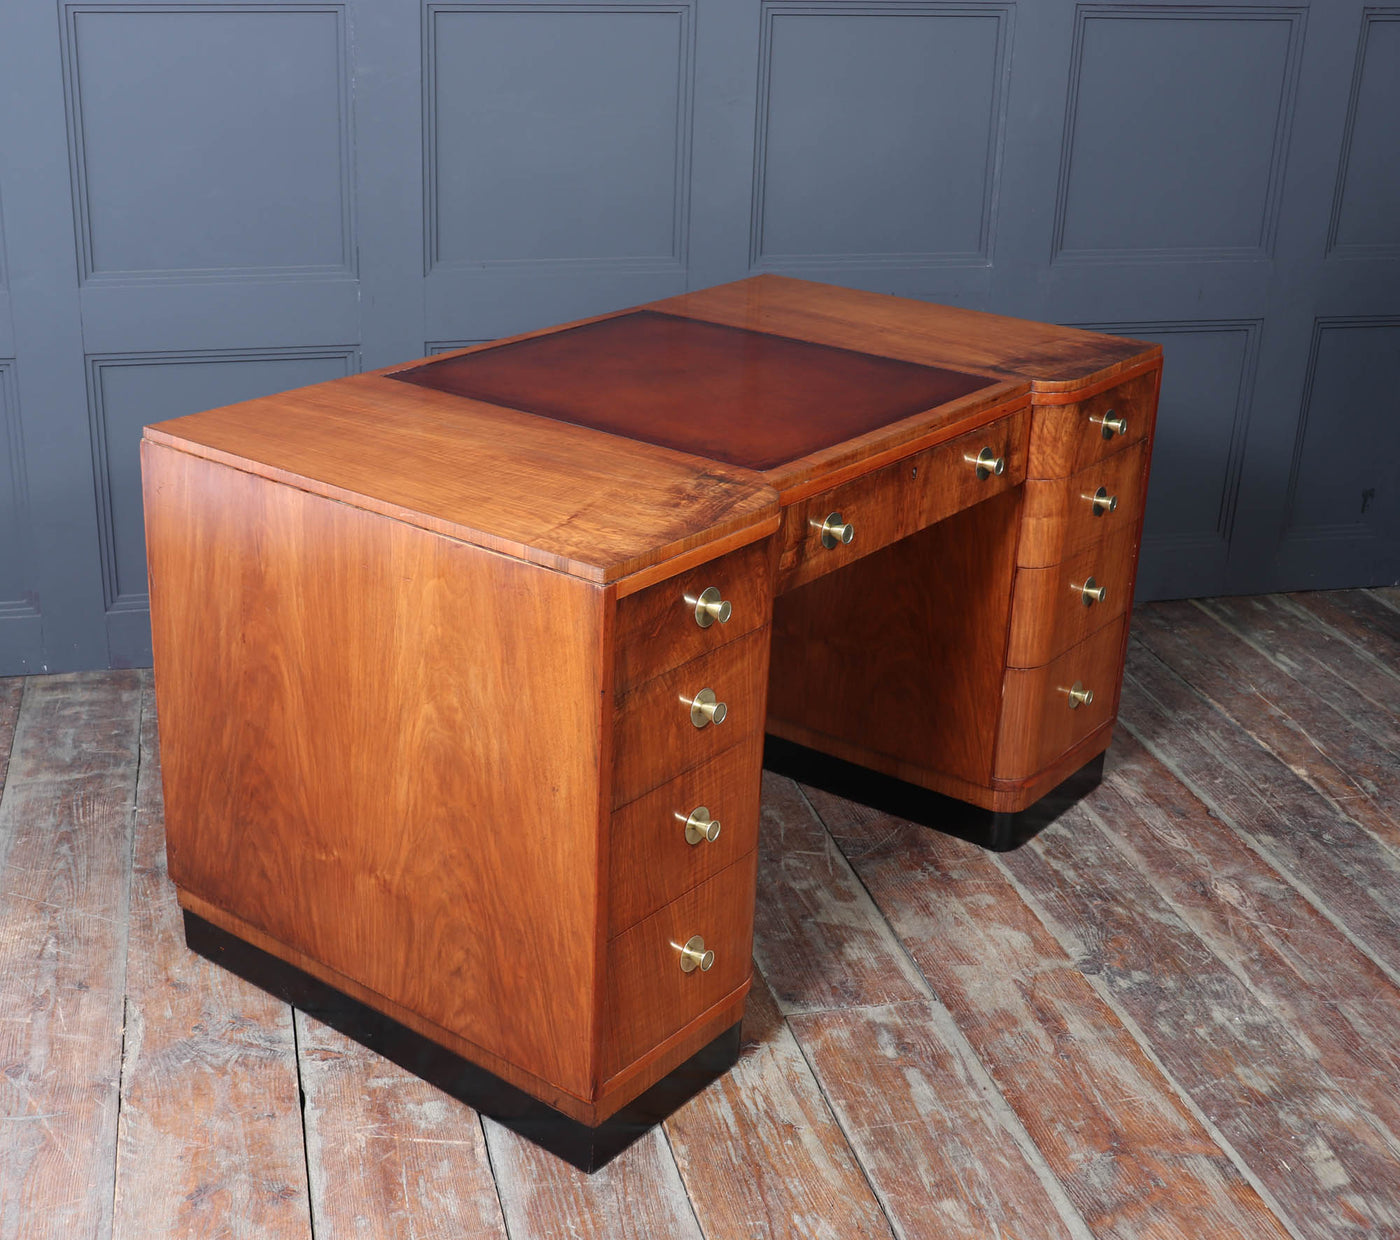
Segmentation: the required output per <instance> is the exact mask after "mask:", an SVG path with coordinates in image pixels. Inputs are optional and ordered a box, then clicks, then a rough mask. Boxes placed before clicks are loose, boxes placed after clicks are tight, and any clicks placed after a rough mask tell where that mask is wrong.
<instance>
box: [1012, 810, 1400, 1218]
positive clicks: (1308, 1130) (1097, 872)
mask: <svg viewBox="0 0 1400 1240" xmlns="http://www.w3.org/2000/svg"><path fill="white" fill-rule="evenodd" d="M1098 803H1099V804H1100V805H1102V802H1098ZM1105 812H1107V807H1105ZM1211 825H1213V826H1215V829H1216V830H1222V831H1223V830H1225V829H1226V828H1224V827H1220V826H1218V825H1215V824H1211ZM1058 826H1059V828H1060V829H1058V830H1056V831H1052V832H1047V833H1046V834H1045V835H1044V836H1042V837H1041V838H1039V839H1037V840H1035V841H1033V842H1032V843H1031V844H1030V845H1029V846H1027V847H1025V848H1022V849H1020V850H1018V851H1016V852H1013V853H1008V854H1006V855H1005V856H1004V857H1003V858H1001V864H1002V865H1003V866H1005V868H1006V869H1007V870H1008V872H1010V873H1011V874H1012V875H1013V876H1014V877H1015V878H1016V880H1017V882H1018V883H1019V884H1020V886H1021V889H1022V891H1023V892H1024V893H1026V894H1027V895H1028V896H1029V897H1030V898H1031V900H1033V901H1034V904H1035V907H1036V909H1037V911H1038V912H1039V913H1040V915H1041V918H1042V920H1043V921H1045V923H1046V924H1047V925H1048V926H1049V927H1050V928H1051V930H1052V931H1053V932H1054V933H1055V936H1056V938H1058V939H1059V940H1060V943H1061V944H1062V945H1063V946H1064V947H1065V948H1066V950H1067V951H1068V952H1069V954H1070V956H1071V959H1072V960H1073V961H1074V965H1075V967H1076V968H1077V969H1078V970H1079V971H1080V972H1081V973H1083V974H1085V975H1086V976H1089V977H1092V978H1094V979H1096V980H1097V982H1098V984H1099V985H1100V986H1101V987H1102V988H1103V989H1104V990H1105V991H1106V992H1107V993H1108V994H1109V995H1110V996H1111V997H1112V999H1113V1001H1114V1002H1115V1004H1116V1005H1117V1006H1118V1008H1119V1010H1121V1011H1123V1012H1125V1013H1126V1014H1127V1015H1128V1016H1129V1017H1131V1019H1132V1021H1133V1023H1134V1024H1135V1025H1136V1027H1137V1029H1138V1030H1139V1031H1141V1034H1142V1036H1144V1037H1145V1038H1146V1039H1147V1041H1148V1044H1149V1045H1150V1047H1151V1049H1152V1051H1153V1053H1154V1055H1155V1056H1156V1059H1157V1061H1158V1062H1159V1063H1161V1064H1162V1066H1163V1067H1164V1068H1165V1069H1166V1070H1167V1072H1168V1073H1169V1074H1170V1076H1171V1078H1172V1080H1173V1081H1174V1082H1176V1084H1177V1085H1178V1086H1179V1087H1181V1088H1182V1089H1184V1090H1185V1092H1186V1094H1187V1096H1188V1097H1190V1098H1191V1100H1192V1101H1193V1102H1194V1103H1195V1104H1196V1106H1197V1107H1198V1108H1199V1110H1200V1112H1201V1114H1203V1115H1205V1116H1206V1117H1207V1119H1209V1120H1210V1122H1211V1123H1212V1124H1213V1125H1214V1126H1215V1129H1216V1131H1217V1132H1219V1133H1220V1134H1221V1135H1222V1136H1223V1137H1224V1139H1225V1140H1226V1141H1228V1142H1229V1143H1230V1146H1231V1148H1233V1150H1234V1151H1235V1152H1236V1154H1237V1155H1238V1156H1239V1157H1240V1158H1241V1159H1242V1160H1243V1161H1244V1163H1245V1165H1246V1166H1248V1167H1249V1168H1250V1170H1251V1172H1252V1173H1253V1175H1254V1177H1255V1181H1256V1183H1259V1184H1261V1185H1263V1186H1264V1187H1265V1188H1266V1189H1267V1190H1268V1192H1269V1193H1270V1194H1271V1196H1272V1198H1273V1200H1274V1201H1276V1202H1278V1203H1279V1204H1280V1205H1281V1206H1282V1208H1283V1210H1284V1212H1285V1214H1286V1217H1287V1219H1288V1220H1290V1221H1291V1223H1292V1224H1293V1226H1294V1228H1295V1230H1296V1231H1297V1232H1298V1233H1299V1234H1301V1235H1304V1236H1308V1237H1311V1238H1312V1240H1342V1238H1343V1237H1365V1236H1374V1235H1376V1234H1378V1233H1384V1232H1391V1233H1392V1234H1400V1197H1397V1195H1396V1192H1395V1189H1396V1186H1397V1184H1400V1141H1397V1139H1396V1138H1395V1137H1394V1136H1393V1135H1392V1134H1391V1133H1390V1132H1389V1131H1388V1130H1387V1129H1386V1128H1385V1127H1384V1126H1382V1125H1379V1124H1377V1123H1376V1122H1375V1118H1374V1116H1373V1115H1372V1114H1371V1113H1370V1112H1369V1110H1367V1109H1366V1108H1364V1107H1362V1106H1360V1105H1358V1104H1356V1103H1354V1102H1353V1101H1352V1099H1351V1098H1350V1096H1349V1095H1348V1092H1347V1090H1346V1089H1345V1088H1344V1087H1343V1086H1342V1085H1340V1084H1339V1083H1338V1082H1337V1081H1335V1080H1333V1079H1332V1077H1331V1076H1330V1075H1329V1074H1328V1073H1327V1071H1326V1070H1325V1069H1324V1068H1323V1067H1322V1065H1321V1064H1319V1063H1318V1061H1317V1057H1316V1055H1315V1054H1313V1053H1311V1051H1310V1048H1308V1047H1307V1046H1306V1045H1305V1043H1304V1041H1302V1040H1300V1039H1305V1038H1306V1031H1305V1030H1295V1029H1294V1028H1293V1027H1292V1026H1291V1025H1290V1024H1289V1023H1288V1022H1287V1021H1286V1020H1284V1019H1283V1018H1282V1017H1281V1016H1280V1015H1279V1014H1278V1013H1277V1012H1275V1011H1274V1010H1273V1009H1271V1008H1270V1007H1268V1006H1267V1005H1266V1004H1264V1003H1263V1002H1261V1001H1260V1000H1259V999H1258V998H1256V997H1255V996H1254V994H1252V993H1251V992H1250V990H1249V989H1248V987H1246V986H1245V985H1244V983H1243V982H1242V981H1241V980H1240V979H1239V978H1238V977H1236V976H1235V974H1234V973H1233V972H1232V971H1231V970H1230V969H1229V968H1228V967H1226V965H1225V963H1224V962H1223V961H1221V960H1220V959H1219V958H1218V957H1216V956H1215V955H1214V954H1213V953H1212V952H1211V951H1210V950H1209V949H1208V948H1207V946H1206V945H1205V943H1204V942H1203V941H1202V940H1201V939H1200V938H1198V937H1197V936H1196V935H1195V934H1194V933H1192V931H1191V929H1190V928H1189V927H1188V926H1187V925H1186V924H1185V923H1184V922H1183V921H1182V919H1181V918H1180V917H1179V916H1178V915H1177V913H1176V911H1175V910H1174V909H1173V908H1172V907H1171V906H1170V905H1169V904H1168V903H1167V902H1166V901H1165V900H1164V899H1162V897H1161V896H1160V895H1159V894H1158V893H1157V891H1156V890H1155V889H1154V888H1153V887H1152V886H1151V885H1150V884H1149V883H1148V882H1147V881H1146V879H1145V878H1144V877H1143V876H1142V875H1141V874H1139V873H1138V872H1137V870H1136V869H1135V868H1134V867H1133V865H1132V863H1131V861H1130V860H1129V859H1128V858H1127V857H1126V856H1125V855H1124V854H1123V853H1121V852H1119V851H1118V850H1117V849H1116V848H1114V846H1113V845H1112V843H1111V842H1110V841H1109V840H1108V838H1107V837H1106V836H1105V835H1104V834H1102V833H1101V832H1100V831H1099V830H1098V829H1097V827H1096V826H1095V824H1094V823H1093V822H1092V821H1091V820H1090V815H1089V813H1088V812H1087V810H1086V809H1085V807H1084V806H1080V807H1077V808H1076V809H1073V810H1071V811H1070V812H1069V813H1068V814H1066V815H1065V816H1064V817H1063V818H1062V819H1061V820H1060V823H1059V824H1058Z"/></svg>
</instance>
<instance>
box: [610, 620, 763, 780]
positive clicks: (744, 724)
mask: <svg viewBox="0 0 1400 1240" xmlns="http://www.w3.org/2000/svg"><path fill="white" fill-rule="evenodd" d="M768 638H769V629H768V626H767V625H764V627H763V628H762V629H759V630H757V631H755V632H753V633H750V634H748V635H747V636H745V637H741V638H739V640H738V641H733V642H730V643H729V644H728V645H725V646H721V647H720V648H719V649H718V650H715V651H714V652H712V653H711V654H707V655H704V656H702V657H701V658H698V659H692V660H691V661H690V662H689V663H682V664H681V665H680V666H679V667H674V668H669V669H667V670H666V671H665V672H663V673H662V674H661V675H660V676H656V677H653V678H652V679H651V680H648V681H646V682H645V683H643V684H641V685H638V686H637V687H636V688H634V689H632V690H631V691H630V692H628V693H627V694H625V695H623V696H622V697H620V698H619V699H618V701H617V712H616V722H615V724H614V729H613V748H614V752H615V758H614V762H613V806H614V808H616V807H617V806H620V805H625V804H626V803H627V802H628V801H631V800H634V799H635V798H637V797H639V796H641V795H642V793H644V792H647V791H649V790H650V789H652V788H655V787H657V786H658V785H659V784H663V783H665V782H666V781H667V780H668V779H670V778H671V777H672V776H673V775H675V774H676V773H677V772H679V771H685V770H689V769H690V768H691V767H693V766H699V765H700V763H702V762H706V761H708V760H709V759H710V758H713V757H714V756H715V755H716V754H719V753H721V752H722V751H724V750H725V749H728V748H729V746H730V745H737V744H740V743H743V744H751V745H761V744H762V731H763V717H764V697H765V694H766V691H767V687H768ZM701 689H713V690H714V691H715V694H716V696H717V697H718V699H719V700H720V701H721V702H723V703H724V704H725V705H726V707H727V708H728V714H727V715H726V716H725V719H724V722H723V723H711V724H707V725H706V726H705V727H703V728H697V727H696V726H695V725H694V724H693V723H692V722H691V721H690V707H689V706H688V705H686V702H685V701H682V699H683V698H684V699H687V700H689V699H692V698H694V696H695V695H696V693H698V692H699V691H700V690H701Z"/></svg>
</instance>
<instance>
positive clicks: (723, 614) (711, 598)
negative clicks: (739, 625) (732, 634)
mask: <svg viewBox="0 0 1400 1240" xmlns="http://www.w3.org/2000/svg"><path fill="white" fill-rule="evenodd" d="M685 601H686V602H687V603H689V604H690V605H691V606H692V607H694V608H695V623H696V624H698V625H699V626H700V627H701V628H702V629H708V628H709V627H710V625H712V624H713V623H714V622H715V621H716V620H718V621H719V622H720V623H721V624H728V623H729V617H730V616H731V615H732V614H733V612H734V606H733V604H732V603H730V602H729V600H728V599H725V598H721V597H720V592H719V591H718V590H716V589H715V587H714V586H706V587H705V588H704V589H703V590H701V591H700V594H699V596H698V597H695V598H692V597H691V596H690V595H689V594H687V595H686V596H685Z"/></svg>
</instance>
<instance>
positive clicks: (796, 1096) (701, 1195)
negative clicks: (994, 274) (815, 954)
mask: <svg viewBox="0 0 1400 1240" xmlns="http://www.w3.org/2000/svg"><path fill="white" fill-rule="evenodd" d="M666 1135H667V1137H668V1138H669V1139H670V1142H671V1149H672V1151H673V1152H674V1154H675V1158H676V1165H677V1166H678V1167H679V1168H680V1172H681V1178H682V1180H683V1181H684V1182H685V1187H686V1191H687V1192H688V1193H689V1195H690V1201H691V1205H692V1206H693V1207H694V1209H695V1214H696V1217H697V1218H698V1219H699V1222H700V1226H701V1228H702V1230H703V1231H704V1234H705V1237H706V1240H754V1238H755V1237H763V1238H764V1240H770V1238H771V1240H785V1238H791V1240H865V1238H867V1237H885V1238H886V1240H888V1238H889V1237H890V1234H891V1233H890V1227H889V1224H888V1223H887V1222H886V1220H885V1217H884V1214H883V1212H882V1211H881V1209H880V1205H879V1203H878V1202H877V1201H876V1199H875V1196H874V1194H873V1193H872V1192H871V1191H870V1186H869V1184H867V1183H866V1180H865V1177H864V1176H863V1175H862V1174H861V1170H860V1167H859V1165H858V1164H857V1162H856V1158H855V1156H854V1154H852V1152H851V1148H850V1146H849V1145H848V1144H847V1142H846V1138H845V1136H844V1135H843V1134H842V1131H841V1128H840V1126H838V1124H837V1123H836V1120H835V1119H834V1118H833V1117H832V1114H831V1110H830V1108H829V1107H828V1106H827V1104H826V1101H825V1099H823V1097H822V1091H821V1089H820V1088H819V1087H818V1085H817V1082H816V1080H815V1079H814V1078H813V1076H812V1072H811V1070H810V1069H809V1068H808V1066H807V1063H806V1060H804V1059H803V1057H802V1051H801V1050H800V1049H799V1048H798V1045H797V1042H796V1040H795V1039H794V1038H793V1035H792V1032H791V1030H789V1028H788V1026H787V1024H786V1023H785V1022H784V1020H783V1017H782V1014H781V1013H780V1012H779V1011H778V1005H777V1001H776V1000H775V999H774V998H773V995H772V992H771V991H770V990H769V989H768V987H767V986H766V985H765V983H764V981H763V978H762V977H761V976H758V975H755V977H754V988H753V990H752V991H751V992H750V994H749V1001H748V1006H747V1008H746V1009H745V1012H744V1032H743V1044H742V1047H741V1049H740V1052H739V1062H738V1063H737V1064H736V1065H735V1066H734V1068H733V1069H732V1070H731V1071H729V1072H727V1073H726V1074H725V1075H724V1076H723V1077H721V1078H720V1079H719V1080H718V1081H716V1082H715V1083H714V1084H713V1085H711V1086H710V1087H709V1088H708V1089H705V1090H704V1091H702V1092H701V1093H700V1094H698V1095H697V1096H696V1097H695V1098H692V1099H691V1100H690V1102H688V1103H687V1104H686V1105H685V1106H683V1107H682V1108H681V1109H680V1110H679V1111H677V1112H676V1113H675V1114H674V1115H673V1116H671V1118H670V1119H668V1120H667V1121H666ZM719 1169H722V1170H719ZM717 1171H719V1173H718V1174H717Z"/></svg>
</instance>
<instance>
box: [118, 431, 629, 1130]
mask: <svg viewBox="0 0 1400 1240" xmlns="http://www.w3.org/2000/svg"><path fill="white" fill-rule="evenodd" d="M142 449H143V471H144V479H145V482H144V485H145V502H146V528H147V540H148V555H149V561H150V577H151V583H152V587H151V588H152V618H153V629H154V648H155V665H156V686H157V700H158V707H159V712H160V722H161V738H162V751H163V767H164V785H165V799H166V824H167V832H168V839H169V858H170V873H171V877H172V878H173V880H174V881H175V883H176V885H177V887H178V888H179V889H180V891H181V895H182V898H184V899H185V902H186V904H187V905H190V906H193V907H195V908H196V911H198V912H200V914H201V915H202V916H206V917H209V918H210V919H211V920H216V921H217V920H218V918H219V914H220V913H221V912H222V913H224V914H227V918H226V919H225V920H226V921H227V922H228V924H227V925H226V928H228V929H231V930H232V931H233V932H235V933H238V932H239V931H240V929H243V928H244V927H252V928H253V929H254V930H255V931H257V932H258V933H259V939H260V942H259V945H260V946H263V947H264V948H265V949H268V950H272V951H274V952H276V953H278V954H281V955H283V956H284V958H287V959H289V960H292V961H293V962H294V963H298V964H301V965H303V966H305V965H306V964H307V962H308V961H309V962H312V963H314V964H315V965H317V966H319V967H320V969H321V971H322V972H324V973H325V974H327V976H328V980H332V981H333V982H336V983H337V984H342V985H343V986H346V981H347V979H348V983H349V985H348V986H346V988H351V989H353V990H355V991H356V993H357V997H359V998H362V999H364V1000H365V1001H367V1002H370V1003H371V1004H373V1005H374V1006H378V1007H380V1008H381V1009H382V1010H384V1011H386V1012H387V1013H388V1014H390V1015H392V1016H395V1017H397V1018H399V1019H403V1020H405V1022H406V1023H410V1024H412V1025H413V1026H414V1027H416V1028H419V1029H420V1031H422V1032H426V1033H428V1035H429V1036H434V1037H437V1038H438V1039H439V1040H440V1041H443V1042H444V1043H446V1044H447V1045H449V1046H451V1047H452V1048H453V1049H455V1050H457V1051H458V1052H459V1053H462V1054H465V1055H467V1056H468V1057H470V1058H472V1059H475V1060H476V1061H477V1062H479V1063H482V1064H483V1066H485V1067H488V1068H490V1069H491V1070H492V1071H495V1072H496V1073H497V1074H498V1075H501V1076H503V1077H505V1079H507V1080H510V1081H512V1082H513V1083H515V1084H519V1085H521V1086H522V1087H523V1088H526V1089H528V1090H530V1092H532V1093H535V1094H537V1096H540V1097H542V1098H544V1099H545V1100H546V1101H550V1102H552V1103H553V1104H554V1105H556V1106H559V1107H560V1108H561V1109H563V1110H565V1111H566V1112H568V1113H572V1114H575V1115H576V1116H577V1117H580V1118H585V1119H587V1118H589V1116H590V1114H591V1112H590V1107H591V1103H590V1102H589V1101H588V1100H589V1099H591V1097H592V1094H593V1090H594V1088H595V1081H596V1077H597V1064H596V1062H595V1059H596V1055H597V1053H598V1052H597V1036H598V1031H597V1022H598V1019H599V1015H598V1014H599V1003H600V973H601V967H602V951H601V946H600V943H601V931H602V929H603V927H604V925H605V923H604V909H603V907H602V902H601V898H600V894H599V893H600V885H601V873H600V872H601V867H602V864H603V858H602V857H601V855H600V852H601V848H602V843H601V841H602V840H603V839H604V838H605V835H604V828H605V823H606V820H605V814H606V804H605V803H606V801H607V795H606V792H607V788H608V785H609V779H610V772H609V770H608V769H607V768H608V761H609V759H608V755H609V752H610V739H609V733H610V728H611V711H610V709H609V705H610V703H609V700H608V698H609V694H610V686H609V684H608V676H607V672H606V663H605V652H606V650H607V647H608V645H609V640H608V635H607V633H606V631H605V630H606V625H607V623H608V620H607V616H608V614H609V611H608V609H607V608H606V607H605V606H604V602H605V600H604V591H603V590H602V589H600V588H598V587H595V586H591V585H589V584H588V583H586V582H583V581H580V580H578V579H577V578H573V577H569V576H566V575H564V574H561V573H555V572H551V571H548V570H546V569H543V568H540V567H537V566H533V565H530V564H526V563H523V562H521V561H519V560H515V559H511V558H509V557H506V556H501V555H497V554H494V553H492V552H489V551H485V550H482V549H480V548H477V547H473V546H470V545H467V544H465V543H461V542H457V541H455V540H453V539H450V538H446V537H443V536H441V535H437V534H433V533H430V532H428V531H425V530H423V529H420V528H417V527H415V526H412V525H408V524H405V523H402V522H398V521H394V520H392V519H390V518H387V517H384V516H381V515H378V514H375V513H371V512H366V511H364V510H361V509H358V508H355V507H353V506H351V505H348V504H343V503H337V502H335V501H332V500H328V499H324V498H321V497H319V496H315V495H311V494H309V493H307V492H305V491H300V490H297V489H295V488H293V487H290V486H285V485H281V484H278V483H273V482H269V481H267V480H266V479H263V478H260V477H256V476H254V475H253V474H251V473H245V472H242V471H240V470H237V469H234V468H230V467H229V466H226V465H221V464H216V463H214V462H211V461H208V460H204V459H200V458H199V457H197V456H194V455H190V454H187V453H184V452H180V451H175V450H172V449H170V448H168V447H162V446H160V445H157V444H154V443H151V442H149V441H148V442H145V443H143V445H142Z"/></svg>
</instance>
